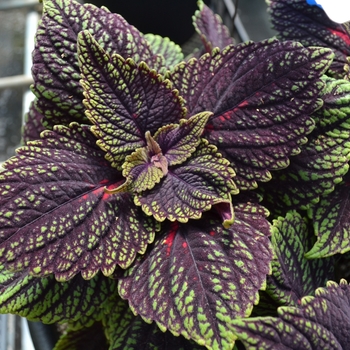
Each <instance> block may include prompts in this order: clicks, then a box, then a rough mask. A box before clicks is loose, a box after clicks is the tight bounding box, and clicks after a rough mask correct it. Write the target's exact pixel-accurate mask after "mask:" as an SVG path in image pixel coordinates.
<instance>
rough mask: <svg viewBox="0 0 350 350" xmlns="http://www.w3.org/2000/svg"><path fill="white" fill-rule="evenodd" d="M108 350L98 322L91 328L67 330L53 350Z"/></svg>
mask: <svg viewBox="0 0 350 350" xmlns="http://www.w3.org/2000/svg"><path fill="white" fill-rule="evenodd" d="M68 349H69V350H82V349H84V350H110V349H111V348H110V346H109V344H108V342H107V339H106V336H105V334H104V328H103V327H102V324H101V323H100V322H96V323H94V324H93V325H92V326H91V327H86V328H81V329H79V330H74V329H71V328H68V329H67V331H66V333H65V334H63V335H62V336H61V337H60V339H59V340H58V342H57V343H56V345H55V347H54V348H53V350H68Z"/></svg>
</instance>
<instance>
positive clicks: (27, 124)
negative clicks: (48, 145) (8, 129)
mask: <svg viewBox="0 0 350 350" xmlns="http://www.w3.org/2000/svg"><path fill="white" fill-rule="evenodd" d="M36 102H37V100H35V101H33V102H32V103H31V104H30V106H29V111H28V112H27V113H26V115H25V120H24V125H23V129H22V141H23V143H24V144H27V143H28V142H29V141H34V140H38V139H40V133H41V132H42V131H44V130H45V127H44V126H43V124H42V120H43V118H44V116H43V115H42V114H41V113H40V112H39V111H38V109H37V107H36V106H35V105H36Z"/></svg>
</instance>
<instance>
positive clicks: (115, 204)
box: [0, 124, 157, 280]
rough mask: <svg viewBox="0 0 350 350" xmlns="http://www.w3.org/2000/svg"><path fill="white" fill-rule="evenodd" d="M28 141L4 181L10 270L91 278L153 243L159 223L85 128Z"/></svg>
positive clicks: (3, 223) (1, 216) (3, 224)
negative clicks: (127, 189)
mask: <svg viewBox="0 0 350 350" xmlns="http://www.w3.org/2000/svg"><path fill="white" fill-rule="evenodd" d="M42 136H43V139H42V140H38V141H33V142H30V143H29V144H28V145H27V146H25V147H22V148H20V149H19V151H18V156H16V157H13V158H11V159H10V160H9V161H7V162H6V164H5V165H4V166H5V168H6V169H7V170H5V171H3V172H2V173H1V174H0V195H1V196H0V261H1V262H2V263H5V264H6V268H8V269H11V270H22V269H26V268H28V269H29V272H30V274H33V275H36V276H44V275H47V274H50V273H54V274H55V276H56V278H57V279H59V280H68V279H69V278H71V277H73V276H74V275H75V274H77V273H78V272H81V273H82V276H83V277H84V278H86V279H89V278H92V277H93V276H94V275H95V274H96V273H97V272H98V271H99V270H102V272H103V273H104V274H105V275H110V274H112V273H113V271H114V269H115V268H116V265H117V264H119V265H120V266H122V267H123V268H126V267H127V266H129V265H130V264H131V263H132V261H133V260H134V258H135V256H136V254H137V252H139V253H143V252H144V251H145V250H146V247H147V244H148V243H150V242H152V241H153V239H154V232H155V229H156V225H157V224H156V223H155V222H154V220H152V219H151V218H148V217H146V216H145V215H143V213H142V211H141V210H140V208H137V207H135V205H134V204H133V202H132V197H131V195H129V194H128V193H122V194H116V195H110V194H108V193H106V192H105V190H104V189H105V187H106V186H107V188H111V187H118V185H120V183H121V182H122V181H123V178H122V176H121V174H120V172H118V171H117V170H116V169H115V168H112V167H111V166H110V164H109V163H108V162H107V161H106V160H104V153H103V152H102V151H101V150H100V149H99V148H98V147H97V146H96V144H95V142H96V139H95V138H94V136H93V135H92V134H91V132H90V130H89V128H88V127H80V126H78V125H76V124H75V125H72V127H71V128H67V127H64V126H56V127H55V128H54V131H48V130H47V131H45V132H44V134H43V135H42Z"/></svg>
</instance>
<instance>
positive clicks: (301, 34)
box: [267, 0, 350, 78]
mask: <svg viewBox="0 0 350 350" xmlns="http://www.w3.org/2000/svg"><path fill="white" fill-rule="evenodd" d="M267 3H268V5H269V12H270V14H271V17H272V24H273V26H274V29H276V30H277V31H278V33H279V36H280V38H281V39H284V40H295V41H299V42H301V43H302V44H303V45H305V46H321V47H327V48H330V49H332V50H333V52H334V53H335V58H334V61H333V63H332V64H331V66H330V68H329V70H328V72H327V74H330V75H332V76H334V77H335V78H344V77H345V71H344V65H345V64H346V63H347V60H346V58H347V56H350V31H349V30H348V29H347V28H346V27H345V26H344V25H341V24H339V23H335V22H333V21H331V20H330V19H329V17H328V16H327V15H326V13H325V12H324V11H323V10H322V9H321V8H319V7H317V6H310V5H309V4H308V3H307V1H306V0H268V1H267Z"/></svg>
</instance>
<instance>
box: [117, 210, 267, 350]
mask: <svg viewBox="0 0 350 350" xmlns="http://www.w3.org/2000/svg"><path fill="white" fill-rule="evenodd" d="M235 212H236V218H235V221H234V224H233V225H232V226H231V227H230V228H229V229H225V228H223V227H222V225H221V223H220V221H219V220H217V219H214V218H212V219H211V218H210V214H209V213H208V214H207V215H206V217H205V219H204V218H203V219H201V220H198V221H193V220H192V221H189V222H188V223H187V224H186V225H183V224H179V223H177V222H175V223H172V224H171V227H170V228H169V230H167V231H164V232H163V235H162V236H160V237H159V239H157V241H156V242H155V244H154V247H153V249H152V250H150V251H149V253H148V254H147V255H145V256H143V257H140V258H138V259H137V260H136V261H135V264H134V265H133V266H132V267H131V268H130V269H128V270H127V271H126V275H125V277H124V278H122V279H121V280H120V281H119V283H120V284H119V293H120V295H121V296H122V298H125V299H128V301H129V305H130V307H131V309H132V310H133V311H134V312H135V313H137V314H139V315H141V316H142V318H144V319H145V320H146V321H147V322H150V321H155V322H156V323H157V324H158V326H159V327H160V328H161V329H162V330H165V329H168V330H169V331H170V332H172V333H173V334H175V335H179V334H182V335H183V336H184V337H185V338H187V339H192V340H194V341H196V342H197V343H198V344H200V345H204V346H206V347H207V348H208V349H216V350H219V349H220V350H228V349H230V350H231V349H232V347H233V344H234V341H235V336H234V335H233V333H232V332H231V323H232V322H233V320H234V319H235V318H237V317H244V316H249V314H250V313H251V310H252V307H253V304H256V303H257V302H258V290H259V289H261V288H264V286H265V278H266V274H267V273H269V271H270V261H271V259H272V250H271V246H270V241H269V239H268V236H269V235H270V224H269V223H268V221H267V220H266V218H265V217H264V215H261V214H260V212H261V209H260V208H259V207H257V206H254V205H251V206H248V205H245V206H244V207H240V206H237V207H236V208H235ZM264 214H266V212H264Z"/></svg>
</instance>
